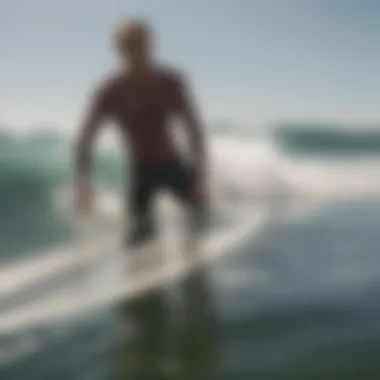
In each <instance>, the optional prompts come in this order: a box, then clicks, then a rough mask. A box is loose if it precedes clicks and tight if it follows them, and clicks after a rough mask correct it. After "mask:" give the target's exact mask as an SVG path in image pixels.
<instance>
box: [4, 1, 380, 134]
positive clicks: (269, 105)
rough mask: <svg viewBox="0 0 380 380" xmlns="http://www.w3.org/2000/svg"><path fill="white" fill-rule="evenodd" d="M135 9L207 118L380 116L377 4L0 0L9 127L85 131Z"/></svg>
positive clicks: (370, 119) (352, 119)
mask: <svg viewBox="0 0 380 380" xmlns="http://www.w3.org/2000/svg"><path fill="white" fill-rule="evenodd" d="M136 16H138V17H145V18H146V19H148V20H149V21H150V22H151V23H152V25H153V27H154V28H155V30H156V32H157V35H158V41H157V42H158V46H157V49H158V52H159V57H160V59H162V60H163V62H164V63H165V64H168V65H170V66H178V67H180V68H181V69H182V70H185V71H186V72H187V75H188V77H189V79H190V83H191V86H192V88H193V91H194V93H195V95H196V100H197V102H198V104H199V107H200V109H201V110H202V114H203V115H204V118H205V120H206V121H207V122H213V121H217V120H225V119H227V120H232V121H236V122H248V123H272V122H277V121H282V120H301V121H305V120H307V121H314V120H326V121H338V122H348V123H358V124H360V123H375V122H378V121H379V120H380V107H379V101H380V75H379V74H380V48H379V46H380V1H379V0H60V1H58V0H33V1H31V0H0V107H1V110H0V123H1V124H8V125H11V126H12V128H15V129H19V130H30V129H33V128H37V127H38V126H41V125H54V126H57V128H61V129H62V130H67V131H71V130H73V129H75V128H76V125H77V123H78V120H80V118H81V116H82V112H83V107H84V105H85V104H86V99H87V94H88V93H89V91H91V89H92V88H93V87H94V86H95V85H97V84H98V83H99V81H101V80H102V77H103V76H104V75H107V73H108V72H109V71H110V70H111V69H113V68H115V67H117V64H118V62H117V56H116V54H115V52H114V51H113V48H112V39H111V32H112V27H113V26H114V25H115V23H117V22H118V21H120V20H121V19H123V18H125V17H127V18H128V17H136Z"/></svg>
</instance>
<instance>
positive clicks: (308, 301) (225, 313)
mask: <svg viewBox="0 0 380 380" xmlns="http://www.w3.org/2000/svg"><path fill="white" fill-rule="evenodd" d="M240 132H241V131H240V130H238V128H232V129H231V128H230V129H228V128H224V129H223V131H222V132H221V131H215V132H214V134H213V136H212V139H211V157H212V168H213V172H212V173H213V179H214V182H213V183H214V184H215V190H216V196H217V200H218V202H219V204H220V205H222V207H223V205H227V204H228V205H229V206H231V205H236V207H239V209H240V210H244V209H246V210H250V211H249V212H254V211H252V210H254V209H255V205H260V206H262V205H263V204H264V205H266V207H267V209H268V210H269V212H270V218H269V221H268V222H267V224H266V225H265V228H263V231H262V232H261V233H260V234H259V235H258V236H254V237H253V234H252V239H248V240H246V241H245V242H244V243H242V244H240V245H237V246H236V248H235V249H234V252H233V253H231V255H229V256H228V257H225V258H224V259H222V260H220V261H218V262H217V263H216V264H215V265H213V266H212V267H210V268H209V269H208V270H207V271H206V270H204V271H202V272H199V273H194V274H193V275H192V276H190V277H188V278H186V279H185V280H183V281H181V282H180V283H177V284H175V286H174V288H175V289H176V291H177V292H178V291H181V292H182V293H180V294H181V296H180V297H175V296H173V295H171V296H168V295H167V294H166V293H165V292H162V291H154V292H151V293H149V294H147V295H146V296H144V297H143V298H141V299H139V300H137V301H135V302H133V303H130V304H126V305H119V307H117V308H114V309H107V308H104V309H101V310H99V311H98V312H97V313H96V314H93V315H91V318H89V317H88V316H82V317H80V316H78V318H76V319H74V320H70V321H67V322H65V321H62V322H60V323H59V324H55V325H49V324H47V325H46V326H38V327H34V328H30V329H22V330H21V329H20V330H17V329H16V330H15V331H12V333H9V334H8V333H4V334H3V336H1V337H0V347H2V349H1V350H0V360H1V361H0V374H1V376H0V378H1V379H2V380H3V379H4V380H8V379H12V380H13V379H15V380H23V379H28V380H29V379H30V380H33V379H36V380H37V379H38V380H40V379H62V380H63V379H91V380H95V379H169V378H170V379H242V380H245V379H247V380H248V379H253V378H260V379H272V378H273V379H274V378H276V379H277V378H284V379H309V378H316V379H337V378H339V379H340V378H341V379H362V378H366V379H377V378H379V377H380V364H378V357H379V354H380V322H379V321H380V306H379V304H378V296H379V293H380V269H379V268H380V256H379V248H378V247H379V246H380V233H379V232H380V212H379V211H380V202H379V200H380V192H379V190H380V176H379V173H380V159H379V160H378V159H377V157H376V155H377V150H378V149H377V148H376V149H374V148H373V146H372V147H371V149H367V147H364V146H363V144H362V140H363V139H364V138H363V136H360V137H359V138H358V144H354V143H353V142H352V138H350V139H349V140H350V142H349V143H348V144H347V145H348V146H349V148H347V149H344V151H343V150H342V149H340V148H336V144H335V143H333V144H328V147H327V148H326V146H325V147H324V148H323V149H320V150H319V149H314V150H313V154H312V155H308V154H306V155H305V151H306V152H309V149H308V148H306V146H305V145H304V143H303V141H304V140H303V139H302V138H301V139H299V140H300V141H298V142H297V146H296V147H290V145H289V143H288V141H286V139H284V140H281V139H280V141H278V138H277V137H274V138H272V136H270V135H269V136H268V135H263V134H258V133H256V131H253V132H254V133H250V132H251V131H246V130H245V131H244V133H240ZM291 133H292V134H293V133H294V131H293V130H292V131H291ZM313 133H316V132H313ZM339 133H341V132H339ZM329 134H330V132H329ZM321 138H322V137H321ZM324 138H325V139H328V137H326V136H325V137H324ZM334 139H335V137H334ZM342 139H344V136H343V137H342ZM47 140H49V143H47ZM318 144H319V145H320V143H318ZM318 144H317V145H318ZM0 145H1V146H3V147H4V148H5V149H1V150H0V152H1V165H0V170H1V175H0V181H1V183H2V186H1V187H0V189H1V190H0V192H1V195H0V196H1V202H0V207H1V210H0V215H1V216H0V226H1V228H0V231H1V232H0V235H1V236H0V242H1V248H0V253H1V255H0V256H1V260H2V263H3V265H4V266H5V265H8V264H9V263H12V262H13V263H14V262H16V260H21V261H20V263H22V260H23V259H24V258H26V257H28V258H29V259H32V258H33V256H34V255H36V256H38V254H39V252H41V251H49V249H50V248H51V247H54V246H56V245H57V244H58V243H62V244H66V243H67V242H69V241H75V238H76V237H77V235H78V231H77V230H76V229H75V228H74V227H73V224H72V219H70V218H71V216H70V215H69V213H67V212H66V213H65V212H64V211H63V210H64V208H62V207H60V206H59V202H58V203H57V201H56V200H57V194H61V193H62V192H63V193H64V194H66V192H65V191H63V190H64V189H66V187H67V185H68V183H69V178H70V171H69V162H70V161H69V154H68V148H67V144H66V143H65V142H64V141H63V140H61V139H60V138H58V137H57V136H51V135H50V136H46V134H45V135H42V136H41V135H40V136H37V137H36V136H34V137H33V136H32V137H28V138H23V139H20V138H18V139H16V138H14V137H12V136H9V135H8V136H5V135H4V136H3V137H2V138H1V139H0ZM343 145H345V143H344V142H342V141H340V146H343ZM373 145H375V144H373ZM15 146H17V147H18V148H19V149H18V150H17V152H22V154H21V155H20V154H19V153H15V152H16V150H15V148H14V147H15ZM20 147H21V150H20ZM298 148H300V149H298ZM350 150H352V152H350ZM318 151H319V153H318ZM359 151H360V155H358V152H359ZM300 153H301V154H300ZM96 167H97V172H96V176H97V179H98V182H99V183H100V185H102V186H103V190H102V191H104V192H109V191H111V190H112V189H118V188H120V183H121V181H120V180H119V177H120V166H118V163H117V160H116V159H115V158H113V157H110V156H107V155H105V154H103V155H99V156H98V160H97V164H96ZM58 198H59V197H58ZM64 198H65V197H64ZM244 205H247V207H244ZM242 206H243V207H242ZM248 206H249V207H248ZM247 212H248V211H247ZM106 285H107V284H104V286H106ZM0 315H1V314H0ZM136 326H137V330H136ZM136 331H137V332H136ZM133 332H135V334H133Z"/></svg>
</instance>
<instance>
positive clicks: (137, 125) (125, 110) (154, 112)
mask: <svg viewBox="0 0 380 380" xmlns="http://www.w3.org/2000/svg"><path fill="white" fill-rule="evenodd" d="M152 37H153V35H152V31H151V29H150V28H149V26H148V25H147V24H145V23H144V22H141V21H129V22H124V23H122V24H121V25H120V26H119V27H118V28H117V29H116V34H115V42H116V47H117V50H118V52H119V54H120V56H121V61H122V70H121V71H120V73H118V74H117V75H114V76H113V77H112V78H110V79H108V80H107V81H105V83H103V84H102V85H101V86H100V87H99V88H98V89H97V91H96V93H95V96H94V97H93V98H92V101H91V106H90V110H89V111H88V113H87V115H86V118H85V122H84V125H83V126H82V128H81V131H80V136H79V141H78V144H77V150H76V164H75V169H76V170H75V171H76V176H75V200H76V206H77V208H78V209H79V211H81V212H87V211H90V209H91V206H92V189H91V184H90V178H89V171H90V170H89V169H90V151H91V145H92V144H93V140H94V137H95V135H96V134H97V132H98V131H99V129H100V127H101V126H102V125H104V124H103V123H104V121H105V120H106V119H111V120H112V121H114V122H115V123H116V124H117V125H118V127H119V130H120V132H121V136H122V139H123V140H124V141H125V142H128V146H129V147H130V149H131V153H132V154H131V156H132V161H133V163H132V178H131V180H132V194H131V199H130V202H131V211H132V214H133V215H132V218H131V219H132V221H133V223H132V233H131V234H130V235H128V238H127V241H128V243H139V242H142V241H145V240H146V239H147V238H149V237H151V236H152V235H153V234H154V232H155V228H154V226H153V222H152V213H151V211H152V210H151V204H152V200H153V196H154V194H155V193H156V191H157V190H159V189H161V188H166V189H169V190H171V191H172V192H173V193H174V194H175V195H176V196H177V197H178V198H180V199H181V200H182V201H183V202H184V203H185V205H187V206H189V208H191V209H192V210H196V213H195V214H196V215H198V216H199V215H202V214H204V211H205V209H206V203H207V202H206V201H207V199H206V191H205V189H206V187H205V183H206V180H207V178H206V166H205V147H204V145H205V144H204V138H203V134H202V128H201V125H200V121H199V118H198V116H197V114H196V111H195V109H194V106H193V104H192V101H191V99H190V96H189V93H188V89H187V87H186V84H185V82H184V79H183V77H182V76H181V75H180V74H178V73H177V72H175V71H172V70H169V69H165V68H162V67H158V66H157V65H156V63H155V62H154V59H153V54H152V42H153V41H152ZM173 116H175V117H179V118H180V119H182V122H183V125H184V126H185V128H186V130H187V132H188V135H189V137H190V144H191V148H192V162H191V164H190V165H189V164H188V163H185V162H184V161H183V160H181V159H180V157H179V152H178V151H177V147H176V145H175V143H174V141H172V139H171V135H170V133H169V127H170V125H169V121H170V119H171V118H172V117H173Z"/></svg>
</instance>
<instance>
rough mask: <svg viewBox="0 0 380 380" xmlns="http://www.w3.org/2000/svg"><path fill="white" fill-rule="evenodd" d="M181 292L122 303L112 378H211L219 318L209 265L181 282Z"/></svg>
mask: <svg viewBox="0 0 380 380" xmlns="http://www.w3.org/2000/svg"><path fill="white" fill-rule="evenodd" d="M177 287H178V289H177V290H179V294H178V295H179V297H176V298H175V299H174V300H173V298H169V297H168V294H167V293H166V292H165V291H163V290H162V289H159V290H155V291H154V292H151V293H150V294H147V295H145V296H144V297H143V298H140V299H137V300H134V301H133V302H128V303H127V304H125V305H121V306H120V307H119V308H118V310H117V314H118V316H119V318H120V320H121V322H122V327H124V329H123V330H124V331H125V333H124V334H123V333H122V334H120V337H119V342H118V345H117V347H116V349H115V352H114V353H113V355H112V358H111V367H112V368H111V377H110V380H111V379H112V380H122V379H131V380H138V379H152V380H154V379H157V380H158V379H160V380H161V379H173V380H187V379H189V380H190V379H199V380H201V379H210V380H211V379H212V378H213V376H214V375H215V371H216V365H217V344H216V336H215V328H216V320H215V314H214V309H213V302H212V292H211V288H210V285H209V279H208V274H207V272H206V271H205V270H202V271H198V272H196V273H193V274H191V275H189V276H188V277H187V278H186V279H185V280H183V281H182V282H181V283H179V284H177Z"/></svg>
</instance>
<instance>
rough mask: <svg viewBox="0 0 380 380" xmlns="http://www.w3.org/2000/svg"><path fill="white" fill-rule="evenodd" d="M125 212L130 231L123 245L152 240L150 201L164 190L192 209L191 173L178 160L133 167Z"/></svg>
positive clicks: (187, 167) (191, 171)
mask: <svg viewBox="0 0 380 380" xmlns="http://www.w3.org/2000/svg"><path fill="white" fill-rule="evenodd" d="M131 174H132V176H131V193H130V200H129V202H130V204H129V206H130V207H129V210H130V211H131V213H132V215H131V214H130V215H129V216H130V217H131V219H132V228H131V231H130V232H128V237H127V243H128V244H137V243H140V242H144V241H146V240H149V239H150V238H151V237H153V236H155V234H156V232H157V231H156V228H155V225H154V222H153V220H154V218H153V215H152V213H153V201H154V199H155V195H156V194H157V193H158V192H160V191H161V190H168V191H169V192H171V193H172V194H173V195H174V196H175V197H176V198H177V199H179V200H180V201H181V202H182V203H184V204H185V205H186V206H192V187H193V184H194V171H193V170H192V168H191V166H190V165H188V164H187V163H185V162H184V161H182V160H181V159H173V160H171V161H168V162H165V163H159V164H135V165H134V166H133V168H132V173H131Z"/></svg>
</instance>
